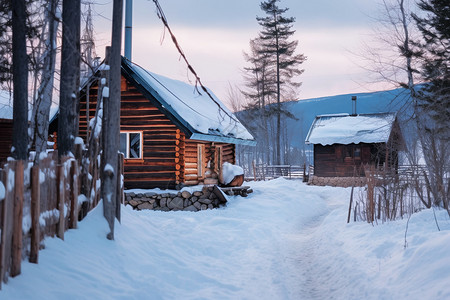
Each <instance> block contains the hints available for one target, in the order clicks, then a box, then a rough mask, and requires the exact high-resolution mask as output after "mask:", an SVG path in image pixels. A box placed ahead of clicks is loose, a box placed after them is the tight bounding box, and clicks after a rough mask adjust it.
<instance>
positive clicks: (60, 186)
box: [56, 164, 65, 240]
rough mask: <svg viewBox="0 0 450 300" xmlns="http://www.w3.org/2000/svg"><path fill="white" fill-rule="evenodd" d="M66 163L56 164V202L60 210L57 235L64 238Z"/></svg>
mask: <svg viewBox="0 0 450 300" xmlns="http://www.w3.org/2000/svg"><path fill="white" fill-rule="evenodd" d="M64 188H65V187H64V165H63V164H60V165H57V166H56V203H57V206H58V211H59V222H58V226H57V230H56V236H57V237H59V238H60V239H62V240H64V229H65V228H64V227H65V224H64Z"/></svg>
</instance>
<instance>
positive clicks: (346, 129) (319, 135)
mask: <svg viewBox="0 0 450 300" xmlns="http://www.w3.org/2000/svg"><path fill="white" fill-rule="evenodd" d="M305 143H306V144H312V145H314V176H317V177H364V176H365V172H364V166H367V165H375V166H376V167H377V168H384V169H385V170H388V171H397V168H398V152H399V151H400V150H402V149H403V147H404V140H403V137H402V134H401V131H400V126H399V124H398V121H397V118H396V114H395V113H376V114H359V115H349V114H334V115H320V116H316V118H315V120H314V121H313V123H312V125H311V128H310V129H309V132H308V135H307V137H306V141H305Z"/></svg>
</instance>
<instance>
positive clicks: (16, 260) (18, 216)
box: [11, 160, 25, 277]
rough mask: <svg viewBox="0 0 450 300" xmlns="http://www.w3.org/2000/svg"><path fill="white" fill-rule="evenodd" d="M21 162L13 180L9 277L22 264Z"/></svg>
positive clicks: (19, 268)
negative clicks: (12, 217)
mask: <svg viewBox="0 0 450 300" xmlns="http://www.w3.org/2000/svg"><path fill="white" fill-rule="evenodd" d="M24 163H25V161H23V160H18V161H16V164H15V165H16V168H15V169H16V170H15V174H14V177H15V180H14V221H13V223H14V225H13V237H12V255H11V260H12V264H11V276H12V277H15V276H17V275H19V274H20V272H21V263H22V218H23V190H24V186H23V179H24V178H23V171H24Z"/></svg>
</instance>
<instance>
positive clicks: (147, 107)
mask: <svg viewBox="0 0 450 300" xmlns="http://www.w3.org/2000/svg"><path fill="white" fill-rule="evenodd" d="M100 69H101V68H100ZM121 70H122V80H121V110H120V150H121V152H123V153H124V154H125V162H124V180H125V188H128V189H129V188H156V187H158V188H175V187H176V186H177V185H197V184H202V183H208V184H210V183H217V178H218V175H219V174H220V171H221V170H220V168H221V166H222V164H223V163H224V162H229V163H232V164H235V149H236V148H235V145H236V144H247V145H254V144H255V141H254V139H253V137H252V136H251V134H250V133H249V132H248V131H247V130H246V128H245V127H244V126H243V125H242V124H241V123H240V122H239V121H238V120H237V118H236V117H235V116H234V115H233V114H232V113H231V112H230V111H229V110H228V109H227V108H226V107H225V106H224V105H223V104H222V103H221V102H220V100H219V99H218V98H217V97H216V96H214V94H213V93H212V92H211V91H209V93H210V94H211V96H212V98H211V97H209V95H207V93H205V92H201V93H200V92H199V91H198V90H197V89H196V88H195V87H194V86H192V85H189V84H186V83H184V82H181V81H177V80H172V79H169V78H166V77H163V76H160V75H157V74H154V73H151V72H149V71H147V70H145V69H143V68H142V67H140V66H138V65H137V64H134V63H132V62H131V61H129V60H127V59H126V58H122V68H121ZM100 77H101V76H100V71H98V72H97V73H96V74H95V76H92V77H91V78H90V79H89V80H88V81H86V83H85V84H84V85H83V86H82V91H81V93H80V119H79V126H80V128H79V129H80V131H79V135H80V136H81V137H82V138H84V139H86V136H87V134H88V124H89V123H88V122H89V121H90V120H92V118H93V117H94V115H95V111H96V106H97V95H98V90H99V84H100V83H101V80H100Z"/></svg>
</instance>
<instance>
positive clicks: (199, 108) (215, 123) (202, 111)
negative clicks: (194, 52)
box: [122, 59, 255, 145]
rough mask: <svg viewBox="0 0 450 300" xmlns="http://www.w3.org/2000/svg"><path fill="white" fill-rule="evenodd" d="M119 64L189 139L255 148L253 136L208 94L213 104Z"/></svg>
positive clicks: (191, 89) (178, 83) (183, 85)
mask: <svg viewBox="0 0 450 300" xmlns="http://www.w3.org/2000/svg"><path fill="white" fill-rule="evenodd" d="M122 63H123V66H125V67H128V68H129V71H131V72H132V73H133V74H130V75H131V76H132V77H133V79H134V80H136V81H137V82H138V83H139V84H141V85H142V86H143V87H144V88H145V89H146V90H147V91H148V92H150V93H151V94H152V96H153V97H154V98H155V99H156V100H157V101H158V102H160V105H161V106H162V107H163V108H164V109H166V110H167V111H169V112H170V113H171V114H172V115H173V116H174V117H175V118H176V119H177V120H178V121H179V122H181V123H182V124H183V126H184V127H186V128H187V129H188V130H189V131H190V132H191V134H192V135H191V136H190V138H191V139H197V140H206V141H216V142H229V143H235V144H236V143H238V144H249V145H254V144H255V141H254V138H253V136H252V135H251V134H250V133H249V132H248V131H247V129H246V128H245V127H244V125H242V124H241V122H239V120H238V119H237V118H236V116H235V115H234V114H233V113H232V112H231V111H230V110H228V108H226V107H225V105H223V104H222V102H221V101H220V100H219V99H218V98H217V97H216V96H215V95H214V93H213V92H212V91H211V90H209V89H208V92H209V94H210V95H211V96H212V97H213V99H214V101H213V100H212V99H211V98H210V97H209V96H208V95H207V94H206V93H205V92H204V91H201V92H200V93H199V92H198V90H197V89H196V88H195V87H194V86H192V85H190V84H187V83H184V82H182V81H178V80H173V79H170V78H167V77H164V76H161V75H158V74H155V73H152V72H149V71H147V70H145V69H143V68H142V67H140V66H139V65H137V64H135V63H132V62H130V61H129V60H127V59H123V60H122Z"/></svg>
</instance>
